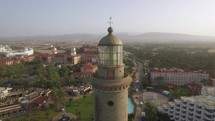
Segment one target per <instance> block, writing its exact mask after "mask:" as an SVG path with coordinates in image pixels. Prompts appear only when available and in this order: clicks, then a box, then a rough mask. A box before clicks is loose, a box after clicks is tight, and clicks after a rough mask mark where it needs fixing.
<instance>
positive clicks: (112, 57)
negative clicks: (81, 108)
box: [99, 46, 123, 66]
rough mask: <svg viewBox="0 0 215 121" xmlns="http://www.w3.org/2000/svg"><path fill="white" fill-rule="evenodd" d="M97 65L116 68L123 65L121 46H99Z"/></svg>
mask: <svg viewBox="0 0 215 121" xmlns="http://www.w3.org/2000/svg"><path fill="white" fill-rule="evenodd" d="M99 59H100V60H99V64H100V65H104V66H117V65H121V64H122V63H123V46H99Z"/></svg>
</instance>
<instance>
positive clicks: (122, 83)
mask: <svg viewBox="0 0 215 121" xmlns="http://www.w3.org/2000/svg"><path fill="white" fill-rule="evenodd" d="M112 33H113V29H112V27H109V28H108V35H107V36H105V37H103V38H102V39H101V40H100V42H99V44H98V49H99V63H98V70H97V73H96V74H95V76H94V77H93V81H92V84H93V88H94V95H95V121H128V119H127V118H128V88H129V86H130V83H131V80H132V79H131V77H130V76H128V75H126V74H125V73H124V66H125V65H124V64H123V43H122V41H121V40H120V39H118V38H117V37H116V36H114V35H113V34H112Z"/></svg>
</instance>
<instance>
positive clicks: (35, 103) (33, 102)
mask: <svg viewBox="0 0 215 121" xmlns="http://www.w3.org/2000/svg"><path fill="white" fill-rule="evenodd" d="M48 98H49V97H48V96H40V97H38V98H37V99H35V100H33V101H32V102H31V103H30V104H31V105H39V104H43V103H44V101H47V100H48Z"/></svg>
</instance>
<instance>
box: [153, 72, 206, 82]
mask: <svg viewBox="0 0 215 121" xmlns="http://www.w3.org/2000/svg"><path fill="white" fill-rule="evenodd" d="M150 76H151V82H152V84H157V82H158V81H164V82H165V83H171V84H175V85H185V84H187V83H193V82H194V83H197V84H200V83H201V81H203V80H208V79H209V74H208V73H205V72H202V71H195V72H183V71H151V72H150Z"/></svg>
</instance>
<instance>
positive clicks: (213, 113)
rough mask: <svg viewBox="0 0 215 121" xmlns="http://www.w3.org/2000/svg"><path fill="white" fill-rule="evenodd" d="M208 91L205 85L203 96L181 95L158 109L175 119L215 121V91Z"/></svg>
mask: <svg viewBox="0 0 215 121" xmlns="http://www.w3.org/2000/svg"><path fill="white" fill-rule="evenodd" d="M214 89H215V88H214ZM212 91H214V92H215V90H212ZM208 92H209V90H208V87H204V86H203V87H202V90H201V96H193V97H181V98H180V99H175V100H174V102H169V103H168V104H165V105H163V106H160V107H158V109H159V111H161V112H163V113H166V114H167V115H168V116H169V117H170V119H171V120H174V121H215V93H213V94H211V93H208ZM209 94H210V95H209Z"/></svg>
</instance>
